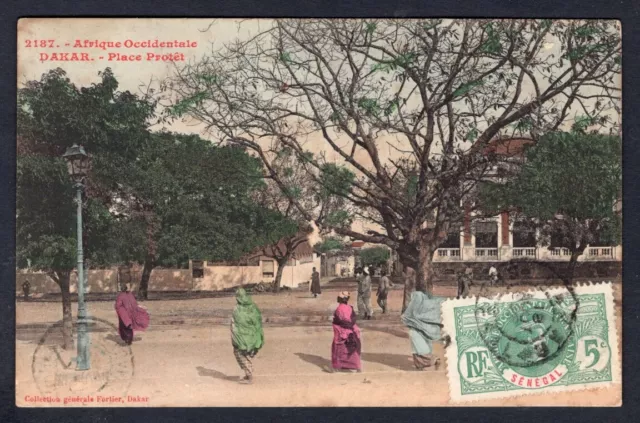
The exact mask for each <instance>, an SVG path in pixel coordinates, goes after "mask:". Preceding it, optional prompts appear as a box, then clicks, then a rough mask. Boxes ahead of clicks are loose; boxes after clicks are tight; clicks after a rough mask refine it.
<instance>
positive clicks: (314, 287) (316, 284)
mask: <svg viewBox="0 0 640 423" xmlns="http://www.w3.org/2000/svg"><path fill="white" fill-rule="evenodd" d="M311 293H312V294H313V298H317V297H318V295H319V294H322V290H321V289H320V273H318V271H317V270H316V268H315V267H314V268H313V272H312V273H311Z"/></svg>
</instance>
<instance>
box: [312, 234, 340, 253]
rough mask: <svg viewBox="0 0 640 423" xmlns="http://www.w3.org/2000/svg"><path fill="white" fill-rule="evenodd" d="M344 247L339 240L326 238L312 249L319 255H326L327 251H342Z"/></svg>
mask: <svg viewBox="0 0 640 423" xmlns="http://www.w3.org/2000/svg"><path fill="white" fill-rule="evenodd" d="M344 247H345V243H344V242H343V241H342V239H341V238H337V237H327V238H325V239H323V240H322V241H321V242H318V243H316V244H315V245H314V246H313V249H314V250H315V251H317V252H319V253H321V254H323V253H328V252H329V251H337V250H342V249H344Z"/></svg>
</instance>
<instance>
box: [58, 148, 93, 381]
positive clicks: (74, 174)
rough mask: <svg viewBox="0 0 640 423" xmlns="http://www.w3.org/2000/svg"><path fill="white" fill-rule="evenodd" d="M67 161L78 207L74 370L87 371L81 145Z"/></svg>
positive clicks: (84, 172) (86, 165) (85, 162)
mask: <svg viewBox="0 0 640 423" xmlns="http://www.w3.org/2000/svg"><path fill="white" fill-rule="evenodd" d="M62 157H64V159H65V160H66V161H67V169H68V171H69V176H71V179H73V181H74V182H75V184H74V187H75V188H76V203H77V207H78V212H77V218H78V221H77V225H78V252H77V261H78V263H77V266H78V332H77V333H78V356H77V358H76V370H89V369H90V368H91V360H90V356H89V334H88V333H87V308H86V305H85V302H84V288H85V278H84V257H83V252H82V189H83V188H84V179H85V177H86V176H87V172H88V170H89V156H88V155H87V153H86V152H85V151H84V147H82V146H81V145H80V146H79V145H77V144H73V146H71V147H69V148H68V149H67V151H66V152H65V153H64V155H63V156H62Z"/></svg>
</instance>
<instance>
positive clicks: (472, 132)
mask: <svg viewBox="0 0 640 423" xmlns="http://www.w3.org/2000/svg"><path fill="white" fill-rule="evenodd" d="M478 135H480V132H479V131H478V128H476V127H475V126H474V127H472V128H471V130H470V131H469V132H467V135H465V137H464V139H465V141H473V140H475V139H476V138H478Z"/></svg>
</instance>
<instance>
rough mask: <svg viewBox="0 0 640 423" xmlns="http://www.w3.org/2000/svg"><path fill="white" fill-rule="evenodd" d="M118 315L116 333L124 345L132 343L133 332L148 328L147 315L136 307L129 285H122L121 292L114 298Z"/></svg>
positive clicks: (136, 303) (139, 307)
mask: <svg viewBox="0 0 640 423" xmlns="http://www.w3.org/2000/svg"><path fill="white" fill-rule="evenodd" d="M115 307H116V313H117V314H118V332H119V333H120V338H122V340H123V341H124V342H125V344H126V345H131V343H132V342H133V331H135V330H138V331H144V330H145V329H147V327H148V326H149V313H148V312H147V310H145V309H144V308H143V307H141V306H139V305H138V302H137V301H136V297H134V296H133V292H131V290H130V286H129V284H123V285H122V291H120V293H119V294H118V296H117V297H116V306H115Z"/></svg>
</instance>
